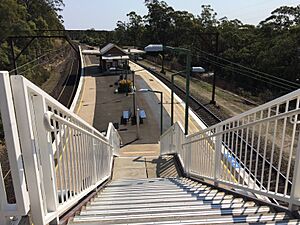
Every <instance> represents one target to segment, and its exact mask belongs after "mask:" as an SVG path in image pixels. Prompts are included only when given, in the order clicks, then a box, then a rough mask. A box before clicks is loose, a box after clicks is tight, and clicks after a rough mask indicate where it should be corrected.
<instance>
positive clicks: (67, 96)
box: [57, 56, 80, 108]
mask: <svg viewBox="0 0 300 225" xmlns="http://www.w3.org/2000/svg"><path fill="white" fill-rule="evenodd" d="M79 79H80V62H79V60H78V58H77V57H76V56H74V57H73V59H72V63H71V67H70V70H69V74H68V76H67V78H66V79H65V81H64V82H63V84H62V89H61V91H60V93H59V95H58V97H57V100H58V101H59V102H60V103H62V104H63V105H64V106H66V107H68V108H69V107H70V106H71V104H72V100H73V98H74V96H75V93H76V90H77V85H78V82H79Z"/></svg>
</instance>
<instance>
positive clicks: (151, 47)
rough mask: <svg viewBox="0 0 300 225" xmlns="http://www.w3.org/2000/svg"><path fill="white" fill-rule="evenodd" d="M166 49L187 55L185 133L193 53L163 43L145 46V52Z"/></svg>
mask: <svg viewBox="0 0 300 225" xmlns="http://www.w3.org/2000/svg"><path fill="white" fill-rule="evenodd" d="M164 50H171V51H174V52H181V53H184V54H185V55H186V70H185V71H186V81H185V92H186V94H185V124H184V130H185V132H184V133H185V135H187V134H188V128H189V98H190V76H191V58H192V53H191V51H190V50H189V49H186V48H179V47H170V46H163V45H161V44H150V45H148V46H146V47H145V52H163V51H164Z"/></svg>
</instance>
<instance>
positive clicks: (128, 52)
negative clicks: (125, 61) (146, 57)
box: [123, 48, 146, 54]
mask: <svg viewBox="0 0 300 225" xmlns="http://www.w3.org/2000/svg"><path fill="white" fill-rule="evenodd" d="M123 50H124V51H125V52H126V53H127V54H144V53H146V52H145V51H143V50H140V49H137V48H128V49H127V48H125V49H123Z"/></svg>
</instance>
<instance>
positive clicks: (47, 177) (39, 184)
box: [0, 73, 121, 225]
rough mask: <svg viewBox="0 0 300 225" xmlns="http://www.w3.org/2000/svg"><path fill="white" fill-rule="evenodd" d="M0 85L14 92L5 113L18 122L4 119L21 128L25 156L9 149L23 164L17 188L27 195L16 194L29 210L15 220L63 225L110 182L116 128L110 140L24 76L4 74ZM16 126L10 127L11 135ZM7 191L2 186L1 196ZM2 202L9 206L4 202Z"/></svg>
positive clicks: (0, 213) (117, 141)
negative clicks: (64, 219)
mask: <svg viewBox="0 0 300 225" xmlns="http://www.w3.org/2000/svg"><path fill="white" fill-rule="evenodd" d="M3 80H5V82H3ZM0 83H4V86H5V88H6V89H8V90H11V92H12V93H11V95H9V93H5V95H6V98H7V99H8V100H7V102H8V103H7V104H6V105H4V106H3V107H2V108H4V112H5V109H6V108H8V106H10V110H11V115H15V118H16V120H15V122H14V121H13V119H11V118H9V117H7V116H6V115H5V114H4V116H5V118H6V119H9V120H8V121H10V122H11V123H12V127H13V126H16V131H15V132H16V134H15V136H13V141H15V142H16V143H17V141H18V140H19V143H18V144H19V152H18V148H17V147H14V146H12V147H10V149H9V151H12V152H14V154H15V155H17V154H18V155H19V158H18V160H17V159H15V158H13V157H10V161H12V162H14V161H16V160H17V162H18V163H19V164H20V165H19V167H18V168H16V169H17V170H18V172H19V175H22V173H23V177H22V176H19V177H18V176H17V177H16V180H17V181H16V182H15V181H14V182H13V183H14V188H15V189H17V191H18V190H19V189H21V188H23V186H24V187H25V190H26V191H25V190H23V189H21V190H20V193H21V194H22V195H23V196H22V195H21V197H19V195H17V194H16V199H17V203H18V202H19V204H18V205H17V207H16V208H18V207H19V205H20V206H22V205H24V209H23V211H22V212H18V211H15V212H14V213H10V215H11V214H13V215H17V216H19V215H26V214H27V213H28V211H29V209H30V213H31V218H32V220H33V222H34V224H41V225H44V224H49V223H51V224H58V223H59V216H61V215H62V214H64V213H65V212H66V211H67V210H69V209H70V208H72V207H74V206H75V205H76V204H77V203H78V202H79V201H80V200H81V199H82V198H84V197H85V196H87V195H88V194H89V193H90V192H91V191H93V190H95V189H96V188H97V187H98V186H99V185H100V184H102V183H103V182H105V181H106V180H107V179H109V177H110V176H111V172H112V163H113V155H114V152H118V151H119V146H120V142H121V140H120V136H119V135H118V134H117V131H116V130H115V129H114V127H113V125H112V124H110V125H109V128H108V130H109V135H108V136H104V135H103V134H102V133H100V132H99V131H98V130H96V129H95V128H93V127H92V126H91V125H89V124H88V123H87V122H85V121H84V120H82V119H81V118H80V117H79V116H77V115H76V114H75V113H73V112H72V111H71V110H69V109H68V108H66V107H64V106H63V105H62V104H60V103H59V102H58V101H56V100H55V99H54V98H52V97H51V96H49V95H48V94H47V93H45V92H44V91H42V90H41V89H40V88H38V87H37V86H36V85H34V84H33V83H31V82H30V81H28V80H27V79H26V78H24V77H23V76H19V75H17V76H10V77H9V75H8V73H2V74H1V76H0ZM10 85H11V87H10ZM2 86H3V85H2ZM2 98H3V97H2V96H1V105H2ZM2 108H1V114H2V112H3V110H2ZM10 122H8V123H7V124H4V126H5V128H6V130H7V129H8V127H9V126H10ZM8 134H9V133H8ZM6 138H7V137H6ZM8 147H9V146H8ZM10 165H11V166H12V165H13V164H11V162H10ZM22 167H23V168H24V169H23V168H22ZM13 168H14V167H12V169H13ZM22 179H23V180H22ZM21 181H22V182H23V183H21V184H22V185H23V186H20V187H19V185H18V183H20V182H21ZM16 184H17V185H16ZM2 189H3V185H1V182H0V194H1V191H2ZM27 190H28V192H27ZM17 193H18V192H17ZM0 199H1V200H0V202H1V203H2V202H4V201H3V199H2V196H0ZM19 199H20V200H19ZM2 205H4V204H2ZM29 205H30V208H29ZM21 209H22V208H21ZM7 210H8V209H7V208H3V207H0V219H1V218H4V217H5V218H7V216H6V214H7ZM1 216H2V217H1ZM0 221H1V220H0ZM6 221H7V219H6Z"/></svg>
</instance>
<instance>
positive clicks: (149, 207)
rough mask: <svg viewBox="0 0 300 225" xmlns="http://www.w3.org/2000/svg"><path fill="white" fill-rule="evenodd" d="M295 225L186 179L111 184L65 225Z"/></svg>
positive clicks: (287, 217)
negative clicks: (238, 224) (247, 224)
mask: <svg viewBox="0 0 300 225" xmlns="http://www.w3.org/2000/svg"><path fill="white" fill-rule="evenodd" d="M231 223H268V224H273V223H274V224H275V223H276V224H298V223H299V221H297V220H292V219H291V217H290V215H289V214H287V213H286V212H283V211H281V212H280V211H278V210H274V209H272V208H271V207H270V206H267V205H259V204H257V203H255V202H253V201H247V200H245V199H243V198H241V197H239V196H233V195H231V194H227V193H224V192H222V191H220V190H219V189H218V188H213V187H210V186H207V185H205V184H201V183H199V182H195V181H192V180H190V179H188V178H156V179H137V180H117V181H112V182H111V183H110V184H108V185H107V186H106V187H105V188H104V189H103V190H101V191H99V193H98V194H97V195H96V197H95V198H93V199H92V200H91V201H90V202H89V203H88V204H87V205H86V206H84V207H83V208H82V210H81V212H80V213H79V214H78V215H76V216H75V217H74V218H72V219H71V220H70V221H69V223H68V224H69V225H85V224H89V225H90V224H231Z"/></svg>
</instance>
